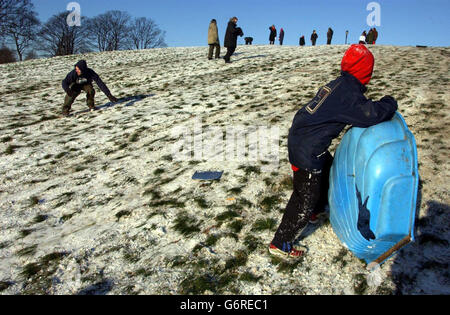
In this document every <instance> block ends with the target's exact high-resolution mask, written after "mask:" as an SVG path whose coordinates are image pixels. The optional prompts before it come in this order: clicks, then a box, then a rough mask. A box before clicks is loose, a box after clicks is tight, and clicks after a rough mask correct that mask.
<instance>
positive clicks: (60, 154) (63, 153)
mask: <svg viewBox="0 0 450 315" xmlns="http://www.w3.org/2000/svg"><path fill="white" fill-rule="evenodd" d="M67 154H69V153H67V152H60V153H58V154H57V155H55V159H57V160H59V159H61V158H62V157H64V156H66V155H67Z"/></svg>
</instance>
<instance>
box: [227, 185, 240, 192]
mask: <svg viewBox="0 0 450 315" xmlns="http://www.w3.org/2000/svg"><path fill="white" fill-rule="evenodd" d="M242 188H243V187H242V186H241V187H234V188H231V189H229V190H228V192H229V193H232V194H240V193H241V192H242Z"/></svg>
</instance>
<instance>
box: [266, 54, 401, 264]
mask: <svg viewBox="0 0 450 315" xmlns="http://www.w3.org/2000/svg"><path fill="white" fill-rule="evenodd" d="M373 67H374V57H373V55H372V53H371V52H370V51H369V50H368V49H367V48H366V47H365V46H364V45H352V46H351V47H350V48H349V49H348V50H347V52H346V53H345V55H344V58H343V60H342V64H341V70H342V71H341V76H340V77H339V78H337V79H336V80H334V81H332V82H330V83H328V84H327V85H325V86H324V87H322V88H321V89H320V90H319V92H318V93H317V95H316V96H315V97H314V98H313V99H312V100H311V101H310V102H309V103H308V104H307V105H306V106H304V107H303V108H302V109H301V110H299V111H298V112H297V114H296V115H295V117H294V122H293V124H292V127H291V129H290V131H289V138H288V149H289V160H290V163H291V164H292V169H293V171H294V179H293V185H294V191H293V193H292V196H291V198H290V200H289V202H288V204H287V207H286V210H285V213H284V215H283V219H282V221H281V224H280V226H279V227H278V230H277V232H276V233H275V236H274V238H273V241H272V243H271V244H270V247H269V252H270V253H271V254H272V255H275V256H279V257H282V258H286V259H295V258H299V257H301V256H303V255H304V254H305V253H306V251H307V249H306V247H304V246H301V245H298V244H294V241H295V238H296V236H297V234H298V232H299V231H300V230H302V229H303V228H304V227H305V226H306V225H307V224H308V221H309V220H310V219H311V217H314V216H315V215H317V214H318V213H321V212H323V211H324V210H325V209H324V208H325V206H326V204H327V202H328V201H327V199H328V186H329V185H328V176H329V173H330V168H331V165H332V162H333V157H332V156H331V154H330V152H328V148H329V147H330V145H331V141H332V140H333V139H335V138H337V137H338V136H339V134H340V133H341V131H342V130H343V129H344V128H345V127H346V126H347V125H352V126H354V127H361V128H367V127H370V126H373V125H376V124H379V123H381V122H383V121H387V120H390V119H392V117H393V115H394V113H395V112H396V111H397V108H398V106H397V101H396V100H395V99H394V98H393V97H391V96H385V97H383V98H382V99H381V100H380V101H372V100H370V99H367V98H366V97H365V96H364V93H365V92H366V91H367V88H366V85H367V84H368V83H369V81H370V79H371V77H372V73H373Z"/></svg>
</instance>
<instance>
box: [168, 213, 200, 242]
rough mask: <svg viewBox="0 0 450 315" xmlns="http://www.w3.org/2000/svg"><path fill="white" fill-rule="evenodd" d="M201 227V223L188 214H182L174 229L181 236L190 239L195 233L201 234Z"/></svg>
mask: <svg viewBox="0 0 450 315" xmlns="http://www.w3.org/2000/svg"><path fill="white" fill-rule="evenodd" d="M200 225H201V222H199V221H197V220H196V219H195V218H193V217H191V216H189V215H188V214H187V213H185V212H182V213H180V214H179V215H178V217H177V218H176V219H175V224H174V226H173V228H174V229H175V231H177V232H178V233H180V234H181V235H183V236H186V237H188V236H191V235H192V234H194V233H198V232H200V231H201V230H200V228H199V226H200Z"/></svg>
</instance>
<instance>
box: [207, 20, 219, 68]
mask: <svg viewBox="0 0 450 315" xmlns="http://www.w3.org/2000/svg"><path fill="white" fill-rule="evenodd" d="M208 45H209V53H208V59H209V60H212V59H213V54H214V49H215V50H216V55H215V57H216V59H218V58H220V41H219V30H218V28H217V21H216V20H215V19H212V20H211V22H210V23H209V29H208Z"/></svg>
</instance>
